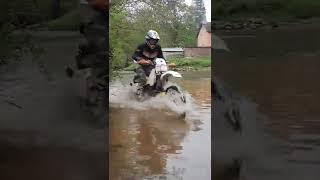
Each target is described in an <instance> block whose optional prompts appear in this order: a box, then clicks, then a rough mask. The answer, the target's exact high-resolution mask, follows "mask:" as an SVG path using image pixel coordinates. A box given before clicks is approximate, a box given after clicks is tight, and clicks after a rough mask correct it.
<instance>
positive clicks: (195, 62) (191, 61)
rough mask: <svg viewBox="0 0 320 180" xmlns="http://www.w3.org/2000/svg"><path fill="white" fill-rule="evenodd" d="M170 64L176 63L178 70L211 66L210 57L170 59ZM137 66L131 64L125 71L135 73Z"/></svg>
mask: <svg viewBox="0 0 320 180" xmlns="http://www.w3.org/2000/svg"><path fill="white" fill-rule="evenodd" d="M168 62H169V63H175V64H176V66H177V67H176V69H177V70H198V69H203V68H208V67H210V66H211V58H210V57H197V58H177V57H175V58H170V59H168ZM134 68H135V65H134V64H133V63H132V64H129V66H128V67H126V68H124V69H123V70H125V71H133V70H134Z"/></svg>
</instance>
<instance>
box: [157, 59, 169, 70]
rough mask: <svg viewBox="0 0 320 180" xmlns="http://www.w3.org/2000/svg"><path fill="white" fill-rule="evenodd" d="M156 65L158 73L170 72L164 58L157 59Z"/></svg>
mask: <svg viewBox="0 0 320 180" xmlns="http://www.w3.org/2000/svg"><path fill="white" fill-rule="evenodd" d="M155 64H156V66H155V69H156V73H161V72H166V71H168V66H167V63H166V60H164V59H162V58H157V59H156V60H155Z"/></svg>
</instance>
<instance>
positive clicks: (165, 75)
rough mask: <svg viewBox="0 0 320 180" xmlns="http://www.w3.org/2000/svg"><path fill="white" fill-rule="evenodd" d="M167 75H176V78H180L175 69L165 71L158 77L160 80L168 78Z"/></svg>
mask: <svg viewBox="0 0 320 180" xmlns="http://www.w3.org/2000/svg"><path fill="white" fill-rule="evenodd" d="M169 76H173V77H177V78H181V77H182V75H181V74H180V73H178V72H175V71H167V72H165V73H163V74H162V75H161V77H160V79H161V80H162V79H163V78H168V77H169Z"/></svg>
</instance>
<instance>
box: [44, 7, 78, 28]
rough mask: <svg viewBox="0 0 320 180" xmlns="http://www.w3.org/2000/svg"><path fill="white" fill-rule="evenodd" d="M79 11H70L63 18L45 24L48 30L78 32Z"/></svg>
mask: <svg viewBox="0 0 320 180" xmlns="http://www.w3.org/2000/svg"><path fill="white" fill-rule="evenodd" d="M79 13H80V12H79V9H75V10H72V11H70V12H68V13H67V14H65V15H64V16H62V17H60V18H58V19H55V20H53V21H50V22H48V23H47V26H48V29H49V30H71V31H78V30H79V26H80V14H79Z"/></svg>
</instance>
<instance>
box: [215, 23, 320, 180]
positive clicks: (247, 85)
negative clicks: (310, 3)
mask: <svg viewBox="0 0 320 180" xmlns="http://www.w3.org/2000/svg"><path fill="white" fill-rule="evenodd" d="M319 30H320V26H319V25H312V26H308V25H301V26H300V27H299V28H296V27H293V28H281V29H275V30H272V31H252V32H250V31H238V32H236V31H232V32H221V31H220V32H216V33H217V34H218V35H219V36H220V37H221V38H222V39H224V40H225V41H226V43H227V45H228V47H229V48H230V49H231V52H228V53H227V52H222V51H216V52H214V65H215V67H214V69H215V72H214V74H215V75H216V76H217V77H219V78H220V79H222V80H223V81H225V82H226V83H227V84H228V85H230V86H231V87H232V89H233V91H234V92H237V93H238V94H240V95H241V96H242V97H244V98H245V99H246V100H244V101H246V102H251V103H252V104H251V105H250V107H249V108H247V107H246V106H245V105H241V106H240V109H242V115H243V118H242V124H243V125H244V126H245V127H244V129H243V130H242V134H241V133H236V132H232V131H230V132H228V133H225V134H223V132H222V131H221V133H220V134H217V136H219V137H220V135H221V134H223V135H221V137H222V136H223V137H228V138H226V139H223V138H220V139H219V138H216V139H215V140H216V141H219V142H217V145H216V146H215V147H214V148H213V151H214V152H218V151H219V156H217V158H216V159H215V158H213V161H214V162H213V164H214V166H213V171H215V170H216V172H213V176H214V177H216V178H215V179H290V180H291V179H308V180H309V179H310V180H313V179H318V177H319V175H320V174H319V169H320V159H319V157H320V156H319V155H318V154H319V153H320V144H319V142H320V104H319V100H320V86H319V85H320V84H319V82H318V77H320V61H319V59H320V36H319V35H318V32H319ZM243 104H246V103H243ZM246 108H247V109H246ZM244 109H246V110H244ZM249 109H250V110H249ZM253 112H254V113H256V112H258V113H259V114H260V115H261V116H263V118H262V117H258V116H257V115H254V113H253ZM218 119H219V118H218ZM221 119H223V118H221ZM216 120H217V119H213V121H216ZM253 124H254V125H253ZM219 128H220V127H219ZM226 134H228V135H226ZM265 134H269V135H271V136H272V137H271V136H265ZM213 136H215V135H213ZM213 141H214V140H213ZM227 141H228V142H227ZM243 144H245V145H246V147H242V145H243ZM225 148H226V149H227V150H230V149H231V148H233V151H232V152H231V151H230V152H229V151H226V149H225ZM228 153H229V154H228ZM224 156H225V158H221V159H219V160H217V159H218V158H220V157H224ZM240 162H241V163H240ZM231 164H232V165H231Z"/></svg>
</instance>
